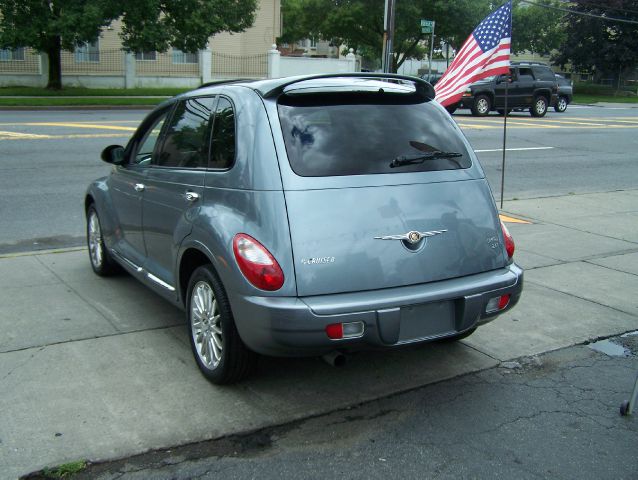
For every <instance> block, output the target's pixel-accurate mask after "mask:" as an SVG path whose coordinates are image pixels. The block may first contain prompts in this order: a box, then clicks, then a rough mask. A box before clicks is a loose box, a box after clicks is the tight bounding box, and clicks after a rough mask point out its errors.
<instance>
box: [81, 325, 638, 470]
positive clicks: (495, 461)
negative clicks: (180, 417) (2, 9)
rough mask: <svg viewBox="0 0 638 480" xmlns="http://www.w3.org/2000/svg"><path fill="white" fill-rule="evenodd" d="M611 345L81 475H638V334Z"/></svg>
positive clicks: (583, 348) (551, 356) (108, 465)
mask: <svg viewBox="0 0 638 480" xmlns="http://www.w3.org/2000/svg"><path fill="white" fill-rule="evenodd" d="M594 345H596V344H594ZM609 345H615V347H616V350H619V353H620V354H621V355H620V356H609V355H607V354H605V353H601V352H599V351H595V350H593V349H592V348H590V347H588V346H582V345H580V346H575V347H570V348H567V349H563V350H559V351H556V352H551V353H548V354H544V355H541V356H537V357H529V358H524V359H522V360H521V361H520V362H506V363H503V364H501V366H500V367H497V368H493V369H490V370H485V371H482V372H479V373H474V374H470V375H466V376H463V377H459V378H456V379H454V380H451V381H448V382H443V383H440V384H434V385H429V386H426V387H423V388H419V389H417V390H415V391H413V392H409V393H404V394H400V395H396V396H394V397H391V398H384V399H381V400H377V401H375V402H370V403H367V404H364V405H361V406H358V407H354V408H352V409H348V410H345V411H344V410H342V411H338V412H335V413H332V414H330V415H325V416H321V417H317V418H312V419H308V420H303V421H300V422H295V423H292V424H287V425H284V426H282V427H276V428H271V429H267V430H262V431H260V432H257V433H255V434H251V435H245V436H235V437H229V438H224V439H221V440H218V441H211V442H204V443H200V444H194V445H190V446H185V447H178V448H175V449H172V450H170V451H159V452H153V453H150V454H146V455H142V456H139V457H134V458H127V459H126V460H122V461H116V462H111V463H106V464H101V465H95V466H91V467H89V469H88V470H87V471H85V472H83V473H82V474H81V475H80V476H79V477H76V478H77V480H82V479H95V480H114V479H120V480H142V479H146V478H153V479H156V480H163V479H166V480H168V479H171V480H181V479H184V480H186V479H222V478H223V479H225V480H230V479H249V478H250V479H252V478H265V479H325V478H348V479H387V478H402V479H427V478H436V479H460V478H468V479H490V480H492V479H544V478H547V479H578V480H584V479H592V480H599V479H612V478H613V479H618V480H621V479H627V480H630V479H635V478H637V476H638V457H637V456H636V448H637V447H638V436H637V435H638V422H636V419H635V418H634V417H621V416H620V415H619V413H618V411H619V405H620V403H621V402H622V401H623V400H625V399H627V398H628V397H629V393H628V392H630V391H631V388H632V385H633V380H634V378H635V376H634V375H635V371H636V368H638V359H637V357H636V356H635V354H636V353H638V336H637V335H632V336H625V337H624V338H621V337H619V338H616V339H614V340H613V343H611V344H610V343H609V342H608V341H605V348H604V349H605V350H606V351H610V349H609V347H608V346H609ZM601 347H602V345H601ZM621 347H625V348H626V350H625V353H627V354H629V353H630V352H633V355H629V356H623V355H622V353H623V348H621ZM598 348H600V347H598ZM617 354H618V353H617Z"/></svg>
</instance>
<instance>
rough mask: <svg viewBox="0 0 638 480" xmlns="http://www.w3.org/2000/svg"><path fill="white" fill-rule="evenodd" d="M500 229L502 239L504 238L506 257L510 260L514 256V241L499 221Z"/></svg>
mask: <svg viewBox="0 0 638 480" xmlns="http://www.w3.org/2000/svg"><path fill="white" fill-rule="evenodd" d="M501 229H502V230H503V237H504V238H505V250H506V251H507V257H508V258H510V259H511V258H512V257H513V256H514V249H515V248H516V246H515V245H514V239H513V238H512V235H511V234H510V231H509V230H508V229H507V227H506V226H505V224H504V223H503V220H501Z"/></svg>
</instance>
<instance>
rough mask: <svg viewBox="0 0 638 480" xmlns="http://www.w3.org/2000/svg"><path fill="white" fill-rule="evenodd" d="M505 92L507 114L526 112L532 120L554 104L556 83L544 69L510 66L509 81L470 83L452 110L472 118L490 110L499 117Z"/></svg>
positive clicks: (504, 77) (501, 78)
mask: <svg viewBox="0 0 638 480" xmlns="http://www.w3.org/2000/svg"><path fill="white" fill-rule="evenodd" d="M508 80H509V84H508ZM506 86H507V89H506ZM506 91H507V111H508V112H510V111H512V110H515V111H524V110H529V112H530V114H531V115H532V116H533V117H543V116H545V114H546V113H547V109H548V108H549V107H550V106H551V107H553V106H555V105H556V104H557V100H558V83H557V81H556V78H555V77H554V72H553V71H552V70H551V69H550V68H549V67H548V66H547V65H544V64H540V63H527V62H525V63H524V62H512V64H511V67H510V76H509V77H508V76H507V75H499V76H491V77H487V78H485V79H483V80H481V81H479V82H476V83H473V84H472V85H470V86H469V87H468V88H467V90H466V91H465V93H464V94H463V97H462V99H461V101H460V102H459V103H458V104H456V105H454V106H453V108H454V109H456V108H469V109H470V110H471V111H472V115H475V116H479V117H481V116H485V115H487V114H488V113H490V112H491V111H494V110H495V111H497V112H499V113H500V114H501V115H502V114H503V113H505V108H506V107H505V93H506Z"/></svg>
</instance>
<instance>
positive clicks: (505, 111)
mask: <svg viewBox="0 0 638 480" xmlns="http://www.w3.org/2000/svg"><path fill="white" fill-rule="evenodd" d="M509 84H510V75H509V73H508V74H507V75H506V76H505V102H504V103H505V104H504V107H505V110H504V111H503V114H504V115H503V117H504V118H503V161H502V162H501V210H503V192H504V190H505V146H506V145H507V114H508V112H507V91H508V89H509Z"/></svg>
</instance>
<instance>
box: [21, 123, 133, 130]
mask: <svg viewBox="0 0 638 480" xmlns="http://www.w3.org/2000/svg"><path fill="white" fill-rule="evenodd" d="M24 125H26V126H32V127H37V126H43V127H71V128H92V129H98V130H126V131H128V132H130V131H133V132H134V131H135V130H137V129H136V128H133V127H120V126H116V125H97V124H93V123H62V122H39V123H25V124H24Z"/></svg>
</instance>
